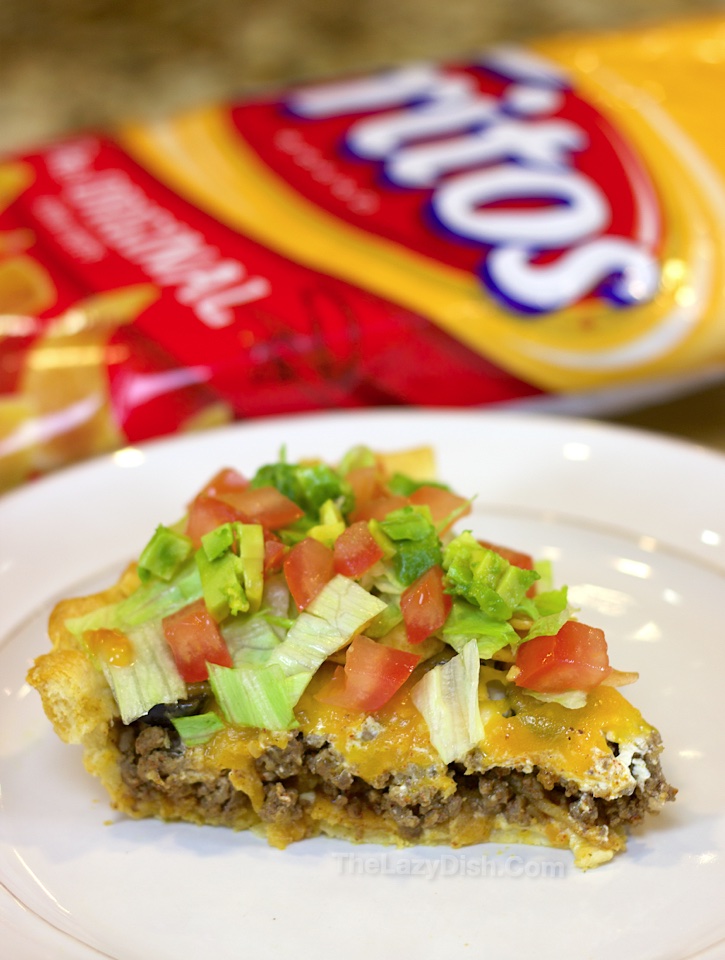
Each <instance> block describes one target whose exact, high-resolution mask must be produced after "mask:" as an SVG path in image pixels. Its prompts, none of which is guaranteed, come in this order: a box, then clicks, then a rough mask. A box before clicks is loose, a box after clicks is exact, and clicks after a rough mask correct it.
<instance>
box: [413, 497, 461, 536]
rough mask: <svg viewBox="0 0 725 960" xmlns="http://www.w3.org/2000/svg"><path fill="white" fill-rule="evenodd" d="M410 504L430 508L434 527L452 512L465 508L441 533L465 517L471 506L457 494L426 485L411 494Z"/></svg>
mask: <svg viewBox="0 0 725 960" xmlns="http://www.w3.org/2000/svg"><path fill="white" fill-rule="evenodd" d="M410 502H411V503H412V504H417V505H422V504H425V505H426V506H428V507H430V512H431V516H432V517H433V523H434V524H436V526H437V525H438V524H439V523H442V522H443V521H444V520H445V519H446V517H450V515H451V514H452V513H453V511H454V510H461V508H463V507H465V509H463V510H461V513H460V514H458V516H457V517H454V519H453V520H451V521H450V523H448V524H447V525H446V527H445V528H444V529H443V530H442V531H441V533H445V531H446V530H448V529H449V528H450V527H452V526H453V524H454V523H455V521H456V520H457V519H459V517H465V516H467V515H468V514H469V513H470V512H471V505H470V503H469V502H468V501H467V500H466V499H465V497H459V496H458V494H456V493H451V491H450V490H442V489H441V488H440V487H430V486H427V485H425V486H422V487H418V489H417V490H414V491H413V493H411V495H410Z"/></svg>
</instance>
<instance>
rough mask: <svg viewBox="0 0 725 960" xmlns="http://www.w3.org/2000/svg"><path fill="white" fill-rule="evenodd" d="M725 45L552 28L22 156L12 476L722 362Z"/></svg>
mask: <svg viewBox="0 0 725 960" xmlns="http://www.w3.org/2000/svg"><path fill="white" fill-rule="evenodd" d="M723 63H725V19H721V18H710V19H708V20H693V21H690V22H686V23H678V24H675V25H669V26H663V27H660V28H656V29H655V28H653V29H649V30H639V31H633V32H629V33H619V34H612V35H602V36H595V37H589V38H581V37H580V38H564V39H561V40H547V41H542V42H541V43H538V44H534V45H532V46H531V47H530V48H528V49H523V48H518V47H516V48H513V47H496V48H492V49H491V50H489V51H485V52H483V53H482V54H481V56H480V57H479V58H478V59H476V60H475V61H474V62H470V61H469V62H465V63H460V64H451V65H447V66H439V65H432V64H431V65H426V64H423V65H421V64H414V65H409V66H402V67H398V68H396V69H394V70H391V71H388V72H386V73H383V74H380V75H376V76H364V77H358V78H353V79H346V80H341V81H331V82H325V83H323V84H319V85H312V86H307V87H304V88H299V89H293V90H290V91H287V92H284V93H282V94H273V95H270V96H266V97H260V98H258V99H255V100H249V101H246V102H243V103H239V104H236V105H233V106H228V105H226V106H213V107H206V108H202V109H197V110H194V111H191V112H189V113H186V114H184V115H182V116H179V117H176V118H172V119H170V120H168V121H164V122H158V123H151V124H145V125H130V126H128V127H126V128H124V129H122V130H120V131H117V132H116V134H115V136H113V137H104V136H91V135H85V136H82V137H78V138H75V139H72V140H68V141H65V142H62V143H58V144H55V145H52V146H50V147H48V148H47V149H44V150H42V151H39V152H37V153H34V154H32V155H29V156H26V157H24V158H22V159H21V160H11V161H8V163H7V164H6V165H5V166H4V167H2V168H0V204H1V205H2V208H3V209H2V212H1V213H0V312H2V313H4V314H5V316H4V317H0V400H2V401H3V402H2V403H0V486H3V485H4V486H9V485H10V484H12V483H16V482H18V479H22V477H24V476H29V475H31V474H32V473H33V472H36V471H38V470H43V469H48V468H50V467H53V466H57V465H58V464H60V463H62V462H65V461H67V460H70V459H77V458H79V457H83V456H87V455H89V454H92V453H96V452H99V451H101V450H106V449H112V448H113V447H114V446H118V445H119V444H122V443H125V442H134V441H138V440H142V439H146V438H148V437H152V436H157V435H159V434H162V433H168V432H172V431H174V430H178V429H185V428H188V427H190V426H192V427H193V426H204V425H208V424H211V423H215V424H216V423H220V422H224V420H226V419H229V418H231V417H248V416H259V415H265V414H279V413H288V412H295V411H304V410H313V409H320V408H326V407H335V408H340V407H357V406H364V405H371V404H375V405H383V404H418V405H426V404H429V405H437V406H440V405H466V406H470V405H481V404H499V405H500V404H510V403H516V402H519V403H520V402H534V401H537V400H538V401H546V400H547V399H549V400H550V399H554V400H556V399H557V398H562V397H569V398H571V403H570V405H569V409H570V410H572V409H573V410H576V402H577V399H578V398H586V410H587V411H591V410H592V409H596V406H597V404H599V405H600V408H601V409H602V410H603V409H605V407H606V405H607V404H611V403H612V402H613V399H614V398H615V397H619V398H620V399H621V397H622V396H626V394H627V393H628V392H629V393H630V394H631V395H632V396H634V395H635V393H637V392H639V394H640V395H641V393H642V391H643V390H645V391H646V390H648V389H650V388H651V389H652V390H655V389H659V390H662V389H667V388H672V389H674V386H675V385H676V384H678V383H680V382H685V381H687V382H693V380H695V379H696V378H697V377H701V376H704V375H710V374H711V372H712V371H713V370H714V369H717V368H720V367H721V366H722V362H723V354H724V346H725V304H724V303H723V298H724V296H725V284H724V283H723V258H724V255H725V253H724V252H725V235H724V234H725V220H724V218H723V213H724V211H725V149H724V148H723V146H722V144H723V142H725V141H724V140H723V136H722V133H723V132H725V131H721V129H720V127H721V126H723V125H724V124H725V121H721V120H720V113H719V110H718V107H719V103H718V96H719V91H720V89H721V86H722V84H723V82H724V81H725V67H723ZM99 304H100V306H99ZM23 318H26V320H27V318H32V322H21V321H22V320H23ZM99 318H100V319H99ZM3 398H4V399H3ZM582 402H583V401H582ZM23 411H25V412H26V413H25V415H24V414H23ZM27 418H30V421H28V420H27ZM29 422H30V424H31V427H32V428H30V429H29ZM23 438H25V441H27V442H25V446H24V439H23Z"/></svg>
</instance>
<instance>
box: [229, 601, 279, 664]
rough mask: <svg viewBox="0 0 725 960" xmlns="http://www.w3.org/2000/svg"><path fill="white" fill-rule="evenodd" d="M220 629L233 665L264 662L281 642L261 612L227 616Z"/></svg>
mask: <svg viewBox="0 0 725 960" xmlns="http://www.w3.org/2000/svg"><path fill="white" fill-rule="evenodd" d="M220 630H221V635H222V637H223V638H224V642H225V643H226V645H227V648H228V649H229V653H230V654H231V657H232V662H233V663H234V666H235V667H239V666H243V665H244V664H252V665H255V666H259V665H260V664H263V663H266V662H267V661H268V660H269V658H270V656H271V654H272V651H273V650H274V649H275V648H276V647H278V646H279V645H280V643H281V642H282V641H281V639H280V637H279V636H278V634H277V632H276V631H275V629H274V627H273V626H272V624H270V623H269V620H268V619H267V617H265V615H264V614H263V613H257V614H255V615H253V616H241V617H229V619H227V620H225V621H224V623H222V624H221V626H220Z"/></svg>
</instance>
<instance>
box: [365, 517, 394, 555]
mask: <svg viewBox="0 0 725 960" xmlns="http://www.w3.org/2000/svg"><path fill="white" fill-rule="evenodd" d="M368 530H369V531H370V534H371V536H372V538H373V540H374V541H375V542H376V543H377V545H378V546H379V547H380V549H381V550H382V551H383V559H384V560H390V558H391V557H393V556H395V544H394V543H393V541H392V540H391V539H390V537H389V536H388V535H387V533H384V532H383V530H382V528H381V526H380V522H379V521H378V520H368Z"/></svg>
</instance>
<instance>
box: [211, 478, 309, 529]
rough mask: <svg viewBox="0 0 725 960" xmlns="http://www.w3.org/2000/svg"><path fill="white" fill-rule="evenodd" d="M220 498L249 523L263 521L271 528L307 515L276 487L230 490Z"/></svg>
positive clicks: (277, 527)
mask: <svg viewBox="0 0 725 960" xmlns="http://www.w3.org/2000/svg"><path fill="white" fill-rule="evenodd" d="M219 499H220V500H223V501H224V502H225V503H228V504H230V506H232V507H234V509H235V510H238V511H239V513H240V514H241V515H242V516H243V518H244V520H245V521H246V522H247V523H261V524H262V526H263V527H267V529H269V530H281V529H282V527H287V526H289V525H290V524H291V523H294V522H295V520H299V519H300V518H301V517H304V515H305V512H304V510H302V508H301V507H298V506H297V504H296V503H295V502H294V501H293V500H290V499H289V498H288V497H285V495H284V494H283V493H280V492H279V490H277V488H276V487H256V488H255V487H246V488H245V489H244V490H228V491H225V492H224V493H221V494H220V495H219Z"/></svg>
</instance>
